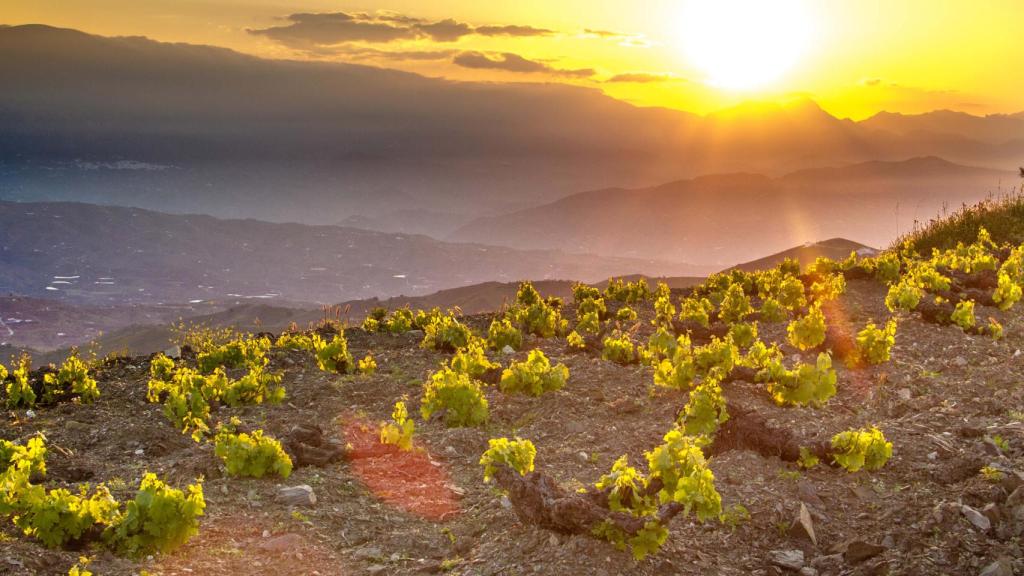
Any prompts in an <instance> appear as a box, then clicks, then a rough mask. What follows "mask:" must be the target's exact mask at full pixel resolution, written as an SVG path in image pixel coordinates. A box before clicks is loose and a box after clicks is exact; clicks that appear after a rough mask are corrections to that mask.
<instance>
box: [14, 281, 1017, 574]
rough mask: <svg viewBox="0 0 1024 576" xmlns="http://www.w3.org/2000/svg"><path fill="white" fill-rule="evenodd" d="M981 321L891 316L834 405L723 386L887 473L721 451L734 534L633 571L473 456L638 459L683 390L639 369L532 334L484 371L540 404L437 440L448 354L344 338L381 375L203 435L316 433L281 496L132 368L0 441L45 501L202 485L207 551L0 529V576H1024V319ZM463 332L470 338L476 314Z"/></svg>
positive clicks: (800, 432) (602, 466)
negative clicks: (890, 345) (181, 426)
mask: <svg viewBox="0 0 1024 576" xmlns="http://www.w3.org/2000/svg"><path fill="white" fill-rule="evenodd" d="M884 296H885V288H884V287H883V286H882V285H880V284H878V283H876V282H873V281H863V280H851V281H849V283H848V289H847V293H846V294H845V295H844V296H842V297H841V298H840V299H839V301H838V305H837V306H833V307H831V308H830V309H829V312H830V314H829V321H830V323H832V324H837V325H843V324H847V323H851V324H852V325H855V326H863V324H864V323H865V322H866V321H867V320H868V319H871V318H874V319H875V320H883V319H884V318H885V317H887V316H888V312H887V310H886V309H885V307H884V304H883V299H884ZM567 308H571V307H567ZM649 308H650V306H649V304H648V305H647V306H644V307H642V309H641V310H640V312H641V317H640V323H639V326H638V327H637V329H636V331H637V337H638V340H646V337H647V335H648V334H649V333H650V330H651V328H650V322H649V320H650V318H651V314H652V311H651V310H650V309H649ZM978 312H979V317H981V318H982V319H984V318H985V317H986V316H989V315H991V316H994V317H996V318H997V319H998V320H1000V321H1001V322H1002V323H1003V324H1004V326H1005V328H1006V334H1007V336H1006V338H1005V339H1003V340H1001V341H993V340H991V339H988V338H984V337H980V336H970V335H966V334H964V333H963V332H962V331H961V330H960V329H959V328H957V327H955V326H947V327H940V326H936V325H934V324H926V323H924V322H922V321H921V320H920V319H918V318H916V317H906V318H904V319H903V320H902V322H901V323H900V328H899V333H898V336H897V343H896V346H895V348H894V349H893V358H892V360H891V361H890V362H889V363H886V364H883V365H881V366H878V367H874V368H869V369H863V370H858V371H851V370H847V369H845V368H842V367H840V368H839V384H838V389H839V392H838V394H837V396H836V397H835V398H833V399H832V400H831V401H830V402H829V403H828V404H827V405H826V406H825V407H824V408H821V409H811V408H779V407H777V406H775V405H774V404H773V403H772V401H771V399H770V397H769V396H768V394H767V392H766V391H765V390H764V389H763V386H759V385H754V384H749V383H744V382H739V381H732V382H728V383H726V384H725V386H724V389H725V392H726V395H727V397H728V399H729V402H730V405H732V404H733V403H736V404H737V405H740V404H741V405H743V406H744V407H746V408H749V409H752V410H754V411H755V412H756V413H758V414H760V415H762V416H764V417H765V418H767V420H768V422H769V423H770V424H772V425H773V426H776V427H779V428H784V429H787V430H789V431H791V432H792V433H793V434H794V435H795V436H796V437H798V438H800V439H802V440H806V441H807V442H812V441H827V440H828V439H829V438H831V436H832V435H833V434H835V433H837V432H839V431H842V430H846V429H850V428H857V427H861V426H867V425H877V426H878V427H879V428H880V429H881V430H882V431H883V432H884V433H885V435H886V437H887V438H888V439H889V440H890V441H891V442H892V443H893V444H894V455H893V458H892V460H890V462H889V463H888V464H887V465H886V467H885V468H884V469H882V470H880V471H877V472H863V471H862V472H858V473H852V474H851V473H847V472H846V471H844V470H843V469H841V468H836V467H830V466H828V465H819V466H817V467H815V468H813V469H811V470H803V469H800V468H798V467H797V466H796V465H795V464H793V463H790V462H784V461H782V460H780V459H778V458H776V457H773V456H765V455H762V454H759V453H757V452H752V451H747V450H729V451H724V452H721V453H717V454H715V455H714V456H712V457H711V458H710V466H711V468H712V469H713V471H714V473H715V476H716V484H717V488H718V490H719V491H720V492H721V494H722V498H723V506H724V508H725V509H726V510H728V511H729V514H728V518H727V519H728V520H729V521H728V522H725V523H720V522H708V523H704V524H699V523H697V522H695V521H693V520H692V519H690V518H686V517H684V516H682V515H680V516H679V517H677V518H676V519H675V520H674V521H673V522H672V524H671V527H670V528H671V535H670V536H669V539H668V542H667V543H666V545H665V546H664V547H663V548H662V550H661V551H660V552H658V553H657V554H654V555H652V556H650V557H648V558H647V559H645V560H644V561H642V562H635V561H634V560H633V558H632V556H631V555H630V554H629V553H628V552H621V551H618V550H616V549H615V548H614V547H612V546H611V545H609V544H608V543H606V542H604V541H600V540H596V539H593V538H590V537H587V536H564V535H560V534H556V533H553V532H549V531H545V530H543V529H539V528H537V527H534V526H529V525H524V524H522V523H520V522H519V521H518V520H517V518H516V516H515V514H514V513H513V511H512V510H511V507H510V504H509V502H508V501H507V499H505V498H504V497H503V496H502V494H501V493H500V492H499V491H498V490H497V489H496V488H495V487H494V486H493V485H489V484H485V483H484V482H483V480H482V469H481V467H480V465H479V464H478V460H479V458H480V455H481V453H482V452H483V451H484V450H485V449H486V447H487V440H488V439H489V438H493V437H500V436H509V437H511V436H519V437H522V438H527V439H529V440H531V441H533V443H534V444H535V445H536V447H537V452H538V453H537V461H536V465H537V469H538V470H542V471H543V472H545V473H546V474H548V475H550V476H552V477H554V478H555V479H557V480H558V481H559V482H560V483H561V484H562V485H563V486H565V487H567V488H570V489H575V488H578V487H583V486H587V485H590V484H592V483H593V482H594V481H596V480H597V479H598V478H599V477H600V476H601V475H602V474H603V473H605V472H607V471H608V469H609V468H610V467H611V465H612V463H613V462H614V461H615V460H616V459H617V458H618V457H619V456H621V455H623V454H628V455H630V458H631V460H632V462H633V463H634V464H640V463H641V462H642V457H643V452H644V451H645V450H648V449H650V448H652V447H653V446H655V445H657V444H658V443H659V442H660V441H661V437H662V435H664V433H665V432H666V431H668V430H669V429H670V427H671V426H672V424H673V421H674V418H675V415H676V413H677V411H678V410H679V409H680V408H681V407H682V406H683V405H685V403H686V394H685V393H682V392H674V391H667V390H664V389H655V388H654V387H653V380H652V371H651V369H650V368H646V367H639V366H630V367H623V366H619V365H616V364H613V363H611V362H607V361H603V360H601V359H600V357H599V356H598V355H596V354H594V353H592V352H583V353H580V352H571V351H569V350H568V349H567V348H566V347H565V343H564V340H560V339H550V340H542V339H534V338H530V339H528V340H527V342H526V344H525V345H524V349H523V350H522V351H521V352H518V353H516V354H515V355H514V356H506V355H501V354H496V355H494V358H495V359H496V360H498V361H500V362H501V363H502V364H507V363H508V362H509V361H510V360H511V359H513V358H515V359H521V358H524V357H525V356H526V353H527V352H528V350H530V349H531V348H541V349H543V350H544V352H545V353H546V354H547V355H548V356H549V357H550V358H551V359H552V361H553V362H556V361H557V362H563V363H565V364H566V365H567V366H568V367H569V370H570V378H569V382H568V384H567V385H566V386H565V388H563V389H562V390H559V391H557V392H552V393H548V394H545V395H543V396H541V397H538V398H533V397H525V396H509V395H505V394H503V393H501V392H500V391H498V390H497V389H496V387H494V386H490V387H488V389H487V397H488V400H489V403H490V408H491V420H490V423H489V424H488V425H487V426H486V427H482V428H460V429H448V428H445V427H444V425H443V424H442V423H440V422H436V421H430V422H423V421H422V420H421V419H420V418H419V415H418V405H419V398H420V395H421V390H422V383H423V381H424V380H425V379H426V378H427V376H428V375H429V373H430V372H431V371H433V370H434V369H436V367H437V366H438V364H439V363H440V362H442V361H443V360H445V359H446V358H447V355H445V354H442V353H439V352H434V351H428V350H422V349H420V348H419V347H418V346H417V344H418V342H419V340H420V335H417V334H416V333H408V334H406V335H403V336H396V337H392V336H388V335H382V334H372V335H371V334H366V333H364V332H362V331H361V330H358V329H352V330H349V331H348V332H347V336H348V339H349V345H350V349H351V350H352V352H353V354H354V355H355V356H356V357H357V358H360V357H362V356H363V355H365V354H366V353H372V354H373V355H374V356H375V357H376V360H377V363H378V365H379V366H380V369H379V371H378V372H377V373H376V374H375V375H373V376H339V375H335V374H328V373H325V372H321V371H320V370H318V368H317V367H316V364H315V362H314V361H313V359H312V358H311V357H310V356H309V355H308V354H305V353H302V352H282V351H275V352H273V360H272V363H271V366H272V367H273V368H274V369H277V370H281V371H283V373H284V385H285V387H286V388H287V393H288V397H287V399H286V400H285V402H284V403H282V404H280V405H277V406H252V407H245V408H241V409H237V410H228V409H226V408H222V409H221V410H220V413H219V414H217V417H224V416H226V415H238V416H239V417H240V418H241V419H242V421H243V422H244V423H245V424H247V425H249V426H253V427H262V428H264V429H265V430H266V431H267V432H268V433H269V434H272V435H275V436H278V437H285V436H287V435H288V433H289V431H290V430H292V429H293V428H294V427H295V426H297V425H302V424H316V425H318V426H320V427H321V428H322V429H323V431H324V432H325V435H326V436H327V438H328V439H331V440H334V441H336V442H338V443H341V444H344V445H346V451H347V454H348V456H347V458H345V459H343V460H342V461H339V462H335V463H330V464H327V465H324V466H307V467H301V468H298V469H296V471H295V472H294V473H293V474H292V475H291V477H289V478H288V479H287V480H284V481H282V480H280V479H267V478H264V479H260V480H256V479H237V478H228V477H226V476H225V475H224V474H223V471H222V469H221V467H220V465H219V461H218V460H217V459H216V458H215V457H214V455H213V453H212V449H211V448H210V447H209V446H208V445H200V444H196V443H194V442H193V441H192V440H191V439H190V438H188V437H187V436H183V435H181V434H180V433H179V432H178V431H177V430H175V429H174V428H173V427H172V426H171V424H169V423H168V422H167V421H166V420H165V419H164V417H163V415H162V414H161V409H160V406H158V405H154V404H148V403H147V402H146V382H147V380H148V377H149V374H148V361H147V359H146V358H134V359H131V360H128V361H126V362H123V363H121V364H118V365H114V366H111V367H109V368H106V369H104V370H103V371H101V373H100V374H99V375H98V380H99V382H100V389H101V392H102V396H101V397H100V399H99V400H98V401H97V402H96V403H94V404H92V405H77V404H61V405H57V406H55V407H52V408H41V409H38V410H36V411H35V412H34V415H32V416H30V415H28V414H26V412H24V411H18V412H9V413H7V414H6V416H5V419H4V421H3V424H2V425H0V437H3V438H5V439H16V438H26V437H28V436H31V435H33V434H35V433H37V432H42V433H43V434H45V436H46V438H47V443H48V446H49V448H50V450H49V452H48V454H47V457H48V458H47V460H48V467H49V474H48V479H47V485H48V486H54V487H55V486H58V485H73V484H76V483H78V482H83V481H88V482H93V483H97V482H106V483H107V485H108V486H109V487H110V488H111V491H112V492H113V493H114V495H115V496H117V497H119V498H130V497H131V496H132V495H133V493H134V489H135V487H136V486H137V482H138V479H139V478H140V477H141V476H142V474H143V472H144V471H147V470H148V471H153V472H156V473H158V474H159V475H160V476H161V477H163V478H165V479H167V480H168V481H169V482H171V483H173V484H176V485H179V486H183V485H185V484H187V483H189V482H192V481H194V480H195V478H196V477H198V476H203V477H204V478H205V481H204V490H205V494H206V499H207V510H206V515H205V516H204V518H203V521H202V526H201V532H200V534H199V536H197V537H196V538H194V539H193V540H192V541H191V542H190V543H189V544H187V545H186V546H185V547H184V548H182V549H180V550H178V551H177V552H175V553H173V554H170V555H165V556H158V557H155V558H147V559H144V560H142V561H140V562H133V561H129V560H125V559H122V558H118V557H116V556H113V555H111V554H110V553H108V552H103V551H102V550H100V549H95V550H69V551H52V550H47V549H45V548H43V547H41V546H40V545H39V544H37V543H36V542H33V541H32V540H30V539H27V538H25V537H23V536H21V535H20V534H19V533H18V532H17V531H16V530H15V528H14V527H13V525H12V524H10V522H5V523H4V524H3V525H2V528H0V530H2V531H0V542H2V546H0V574H18V575H21V574H26V575H27V574H64V573H66V572H67V569H68V567H70V566H71V565H72V564H74V562H75V561H76V560H77V558H78V557H79V556H80V555H82V554H86V555H93V556H95V559H94V561H93V563H92V564H91V566H90V569H91V570H93V572H94V573H95V574H97V575H107V574H111V575H114V574H124V575H127V574H140V573H142V572H143V571H147V572H149V573H151V574H165V575H185V574H250V573H255V574H323V575H335V574H420V573H437V572H448V573H451V574H465V575H476V574H480V575H489V574H495V575H496V574H508V575H513V574H592V575H595V576H596V575H612V574H625V573H629V574H638V575H639V574H651V575H655V574H657V575H661V574H723V575H730V574H737V575H739V574H761V575H769V574H802V575H805V576H812V575H815V574H820V575H822V576H824V575H834V576H838V575H840V574H843V575H846V574H907V575H930V574H972V575H973V574H985V575H986V576H997V575H998V576H1010V575H1012V574H1014V573H1019V572H1020V571H1022V570H1024V561H1022V553H1021V549H1020V536H1021V533H1022V529H1024V489H1018V488H1019V487H1020V486H1021V485H1022V484H1024V389H1022V387H1021V382H1022V381H1024V352H1021V349H1024V317H1022V316H1021V314H1020V312H1019V309H1015V310H1014V311H1011V312H1009V313H1002V312H999V311H998V310H996V309H991V308H982V307H980V306H979V308H978ZM567 315H569V316H570V318H571V316H572V312H571V310H567ZM468 321H469V323H470V324H471V325H472V326H473V327H474V328H475V329H477V330H478V331H485V330H486V326H487V324H488V323H489V317H487V316H475V317H471V318H469V319H468ZM784 334H785V324H775V325H766V324H762V325H761V336H762V338H764V339H766V340H767V339H769V338H770V339H776V340H779V339H782V338H783V336H784ZM784 350H786V352H787V354H788V355H790V356H792V355H795V354H796V351H795V350H793V349H790V348H788V347H784ZM807 360H811V358H807ZM837 364H839V363H838V362H837ZM402 396H408V398H409V406H410V412H413V413H415V415H416V420H417V422H416V426H417V431H416V437H415V441H416V443H417V445H418V446H420V447H421V448H422V451H418V452H414V453H411V454H410V453H397V452H395V451H393V450H388V449H385V448H381V447H380V446H379V445H377V443H376V440H375V439H376V434H377V427H378V426H379V423H380V422H381V421H382V420H385V419H387V418H388V417H389V415H390V413H391V408H392V405H393V404H394V402H395V401H396V400H398V399H400V398H401V397H402ZM984 467H988V468H986V470H987V471H989V472H990V473H989V474H988V475H986V474H982V469H983V468H984ZM301 485H304V486H308V487H309V488H310V489H311V490H312V492H313V494H314V495H315V503H310V501H309V500H310V498H309V497H308V494H307V495H306V500H305V502H304V503H303V504H288V503H285V502H282V501H281V500H280V493H281V490H282V488H287V487H295V486H301ZM737 505H742V507H744V508H745V509H746V510H747V511H748V512H749V517H748V516H745V515H743V514H742V513H740V512H739V509H738V508H737Z"/></svg>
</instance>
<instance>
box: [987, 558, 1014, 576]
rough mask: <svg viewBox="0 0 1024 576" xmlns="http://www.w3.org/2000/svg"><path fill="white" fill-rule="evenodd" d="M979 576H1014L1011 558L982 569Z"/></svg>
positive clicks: (1002, 559)
mask: <svg viewBox="0 0 1024 576" xmlns="http://www.w3.org/2000/svg"><path fill="white" fill-rule="evenodd" d="M979 576H1013V564H1012V563H1011V562H1010V559H1009V558H1000V559H999V560H996V561H995V562H993V563H991V564H989V565H988V566H985V567H984V568H982V569H981V572H980V573H979Z"/></svg>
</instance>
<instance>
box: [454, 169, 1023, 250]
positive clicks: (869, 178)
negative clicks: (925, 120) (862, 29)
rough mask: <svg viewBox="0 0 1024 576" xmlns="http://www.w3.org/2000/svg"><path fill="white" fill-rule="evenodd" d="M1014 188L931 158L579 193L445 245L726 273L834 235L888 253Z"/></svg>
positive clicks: (1005, 176)
mask: <svg viewBox="0 0 1024 576" xmlns="http://www.w3.org/2000/svg"><path fill="white" fill-rule="evenodd" d="M1016 183H1017V179H1016V177H1015V176H1014V174H1013V173H1011V172H1009V171H996V170H991V169H987V168H978V167H973V166H962V165H957V164H953V163H950V162H948V161H946V160H942V159H940V158H935V157H928V158H912V159H909V160H904V161H900V162H880V161H871V162H865V163H860V164H852V165H845V166H839V167H834V168H815V169H807V170H801V171H798V172H793V173H790V174H786V175H784V176H780V177H776V178H772V177H769V176H764V175H759V174H749V173H742V174H720V175H710V176H701V177H698V178H694V179H691V180H680V181H676V182H670V183H667V184H663V185H660V186H654V187H650V188H636V189H622V188H607V189H602V190H595V191H590V192H582V193H579V194H574V195H572V196H569V197H567V198H563V199H561V200H559V201H557V202H553V203H551V204H548V205H545V206H540V207H536V208H530V209H526V210H521V211H518V212H513V213H510V214H505V215H501V216H494V217H488V218H480V219H478V220H476V221H475V222H472V223H470V224H468V225H466V226H464V227H463V228H461V229H459V230H458V231H457V232H455V233H454V234H452V235H451V236H449V237H448V239H450V240H453V241H481V240H483V239H487V241H488V242H492V243H495V244H501V245H505V246H514V247H518V248H543V247H555V246H557V247H561V248H564V249H567V250H580V251H589V252H594V253H599V254H609V255H616V256H622V257H637V256H639V255H643V254H658V255H660V256H661V257H663V258H670V259H676V260H681V261H685V262H696V263H701V264H717V265H718V266H719V267H726V266H731V265H733V264H734V263H736V262H741V261H745V260H750V259H753V258H757V257H760V256H762V255H764V254H765V253H766V252H775V251H781V250H785V249H787V248H789V247H791V246H793V245H794V244H799V243H805V242H815V241H817V240H819V239H821V238H828V237H832V236H840V237H845V238H857V239H859V240H860V241H862V242H865V243H867V244H869V245H874V246H887V245H888V244H889V243H890V242H891V241H892V240H893V239H894V238H895V237H896V235H897V233H899V232H901V231H907V230H910V229H911V228H912V227H913V226H914V223H915V222H916V221H923V220H925V219H926V218H928V217H930V216H932V215H934V214H937V213H939V212H940V210H942V209H943V207H945V206H958V205H960V204H962V203H968V204H973V203H974V202H977V201H978V200H981V199H983V198H985V197H986V196H987V195H989V194H991V193H994V192H996V191H998V190H1000V189H1002V190H1004V191H1006V190H1009V189H1010V188H1011V187H1013V186H1015V185H1016ZM640 230H642V231H643V232H642V233H638V231H640Z"/></svg>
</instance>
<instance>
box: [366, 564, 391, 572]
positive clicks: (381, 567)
mask: <svg viewBox="0 0 1024 576" xmlns="http://www.w3.org/2000/svg"><path fill="white" fill-rule="evenodd" d="M387 569H388V567H387V566H384V565H383V564H373V565H371V566H367V567H366V573H367V574H383V573H384V571H386V570H387Z"/></svg>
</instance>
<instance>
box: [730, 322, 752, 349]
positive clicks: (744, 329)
mask: <svg viewBox="0 0 1024 576" xmlns="http://www.w3.org/2000/svg"><path fill="white" fill-rule="evenodd" d="M729 340H731V341H732V343H733V344H735V345H736V347H737V348H741V349H745V348H750V347H751V346H752V345H753V344H754V342H756V341H757V322H736V323H735V324H733V325H732V326H730V327H729Z"/></svg>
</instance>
